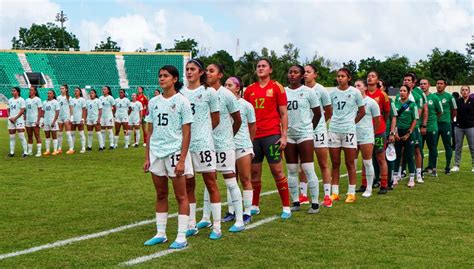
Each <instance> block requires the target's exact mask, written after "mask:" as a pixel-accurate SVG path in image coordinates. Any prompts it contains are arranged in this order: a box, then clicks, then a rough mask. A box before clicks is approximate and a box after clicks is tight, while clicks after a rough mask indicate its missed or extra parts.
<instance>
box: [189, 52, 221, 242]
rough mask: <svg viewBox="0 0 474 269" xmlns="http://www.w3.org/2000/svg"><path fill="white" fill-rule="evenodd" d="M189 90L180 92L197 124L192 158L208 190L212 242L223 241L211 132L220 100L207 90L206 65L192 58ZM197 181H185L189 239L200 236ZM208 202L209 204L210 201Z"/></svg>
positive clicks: (217, 113)
mask: <svg viewBox="0 0 474 269" xmlns="http://www.w3.org/2000/svg"><path fill="white" fill-rule="evenodd" d="M186 79H187V81H188V86H187V88H184V89H183V90H181V93H182V94H183V95H184V96H185V97H186V98H187V99H188V101H189V102H190V103H191V111H192V113H193V116H194V122H193V124H192V125H191V145H190V148H189V151H190V154H191V156H190V158H191V159H192V161H193V166H194V172H196V173H201V174H202V177H203V179H204V183H205V185H206V188H207V190H208V191H209V197H206V198H207V199H209V200H210V203H211V204H210V206H211V213H212V216H213V227H212V232H211V234H210V235H209V238H210V239H213V240H216V239H219V238H221V235H222V232H221V198H220V195H219V189H218V187H217V181H216V180H217V177H216V150H215V147H214V141H213V139H212V130H213V129H214V128H215V127H216V126H217V125H218V124H219V99H218V97H217V92H216V91H215V90H214V89H213V88H206V87H205V84H206V72H205V71H204V68H203V63H202V62H201V61H200V60H198V59H192V60H190V61H189V62H188V63H187V64H186ZM195 188H196V180H195V178H194V176H188V178H187V179H186V190H187V195H188V200H189V209H190V211H189V225H188V231H187V232H186V235H187V236H192V235H195V234H197V233H198V229H197V227H196V194H195ZM208 202H209V201H208Z"/></svg>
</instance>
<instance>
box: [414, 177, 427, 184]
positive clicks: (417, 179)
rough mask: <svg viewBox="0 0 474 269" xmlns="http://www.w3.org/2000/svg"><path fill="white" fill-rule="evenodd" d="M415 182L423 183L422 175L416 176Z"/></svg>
mask: <svg viewBox="0 0 474 269" xmlns="http://www.w3.org/2000/svg"><path fill="white" fill-rule="evenodd" d="M416 182H417V183H420V184H421V183H425V181H424V180H423V177H420V176H417V177H416Z"/></svg>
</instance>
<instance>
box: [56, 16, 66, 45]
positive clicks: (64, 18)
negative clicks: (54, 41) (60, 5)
mask: <svg viewBox="0 0 474 269" xmlns="http://www.w3.org/2000/svg"><path fill="white" fill-rule="evenodd" d="M67 20H68V18H67V17H66V14H64V12H63V11H62V10H61V12H60V13H57V14H56V21H57V22H60V23H61V29H62V32H63V49H64V48H65V46H64V43H65V42H64V22H66V21H67Z"/></svg>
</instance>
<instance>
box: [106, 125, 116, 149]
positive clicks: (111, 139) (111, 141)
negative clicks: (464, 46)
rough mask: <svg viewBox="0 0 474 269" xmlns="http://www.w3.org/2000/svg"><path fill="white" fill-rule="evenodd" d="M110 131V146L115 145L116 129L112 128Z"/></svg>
mask: <svg viewBox="0 0 474 269" xmlns="http://www.w3.org/2000/svg"><path fill="white" fill-rule="evenodd" d="M108 131H109V141H110V146H111V147H113V146H115V144H114V131H113V130H112V129H108ZM104 146H105V136H104Z"/></svg>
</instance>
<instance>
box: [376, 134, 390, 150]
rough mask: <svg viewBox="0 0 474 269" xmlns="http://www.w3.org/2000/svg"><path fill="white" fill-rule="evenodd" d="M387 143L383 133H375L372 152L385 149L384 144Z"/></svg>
mask: <svg viewBox="0 0 474 269" xmlns="http://www.w3.org/2000/svg"><path fill="white" fill-rule="evenodd" d="M386 143H387V137H386V136H385V133H382V134H376V135H375V141H374V152H382V151H384V150H385V144H386Z"/></svg>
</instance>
